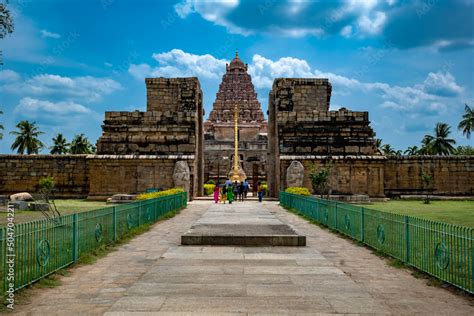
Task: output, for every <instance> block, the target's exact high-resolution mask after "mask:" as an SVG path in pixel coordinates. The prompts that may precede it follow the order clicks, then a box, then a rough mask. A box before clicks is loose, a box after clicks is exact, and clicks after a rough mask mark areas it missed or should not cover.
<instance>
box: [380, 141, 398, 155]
mask: <svg viewBox="0 0 474 316" xmlns="http://www.w3.org/2000/svg"><path fill="white" fill-rule="evenodd" d="M380 149H381V150H382V152H383V153H384V155H385V156H396V155H397V152H396V151H395V149H393V147H392V145H390V144H384V145H382V146H381V147H380Z"/></svg>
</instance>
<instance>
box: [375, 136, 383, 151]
mask: <svg viewBox="0 0 474 316" xmlns="http://www.w3.org/2000/svg"><path fill="white" fill-rule="evenodd" d="M375 146H377V149H381V147H382V138H376V139H375Z"/></svg>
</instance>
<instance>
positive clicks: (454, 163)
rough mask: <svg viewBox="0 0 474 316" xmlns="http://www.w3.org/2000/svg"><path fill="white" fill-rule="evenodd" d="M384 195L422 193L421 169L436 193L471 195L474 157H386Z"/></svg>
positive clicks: (472, 191) (473, 189)
mask: <svg viewBox="0 0 474 316" xmlns="http://www.w3.org/2000/svg"><path fill="white" fill-rule="evenodd" d="M384 169H385V171H384V191H385V194H386V195H387V196H397V195H402V194H406V195H411V194H422V193H424V192H426V190H425V189H426V188H424V187H423V183H422V182H421V176H420V175H421V170H423V172H424V173H426V174H428V175H430V176H431V177H432V179H433V180H432V184H431V187H429V188H428V189H432V190H433V194H436V195H474V156H450V157H440V156H421V157H389V158H388V159H387V161H386V162H385V164H384Z"/></svg>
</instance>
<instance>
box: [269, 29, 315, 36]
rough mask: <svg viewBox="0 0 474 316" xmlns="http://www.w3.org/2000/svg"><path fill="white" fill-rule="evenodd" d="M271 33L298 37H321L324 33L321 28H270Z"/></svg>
mask: <svg viewBox="0 0 474 316" xmlns="http://www.w3.org/2000/svg"><path fill="white" fill-rule="evenodd" d="M270 29H271V30H272V31H271V33H274V34H279V35H281V36H286V37H293V38H300V37H305V36H315V37H321V36H323V35H324V30H323V29H321V28H273V27H272V28H270Z"/></svg>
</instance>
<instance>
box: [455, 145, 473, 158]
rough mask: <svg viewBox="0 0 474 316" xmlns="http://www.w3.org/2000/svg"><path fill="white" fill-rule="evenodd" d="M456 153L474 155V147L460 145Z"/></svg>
mask: <svg viewBox="0 0 474 316" xmlns="http://www.w3.org/2000/svg"><path fill="white" fill-rule="evenodd" d="M456 155H462V156H474V147H472V146H469V145H467V146H458V148H456Z"/></svg>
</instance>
